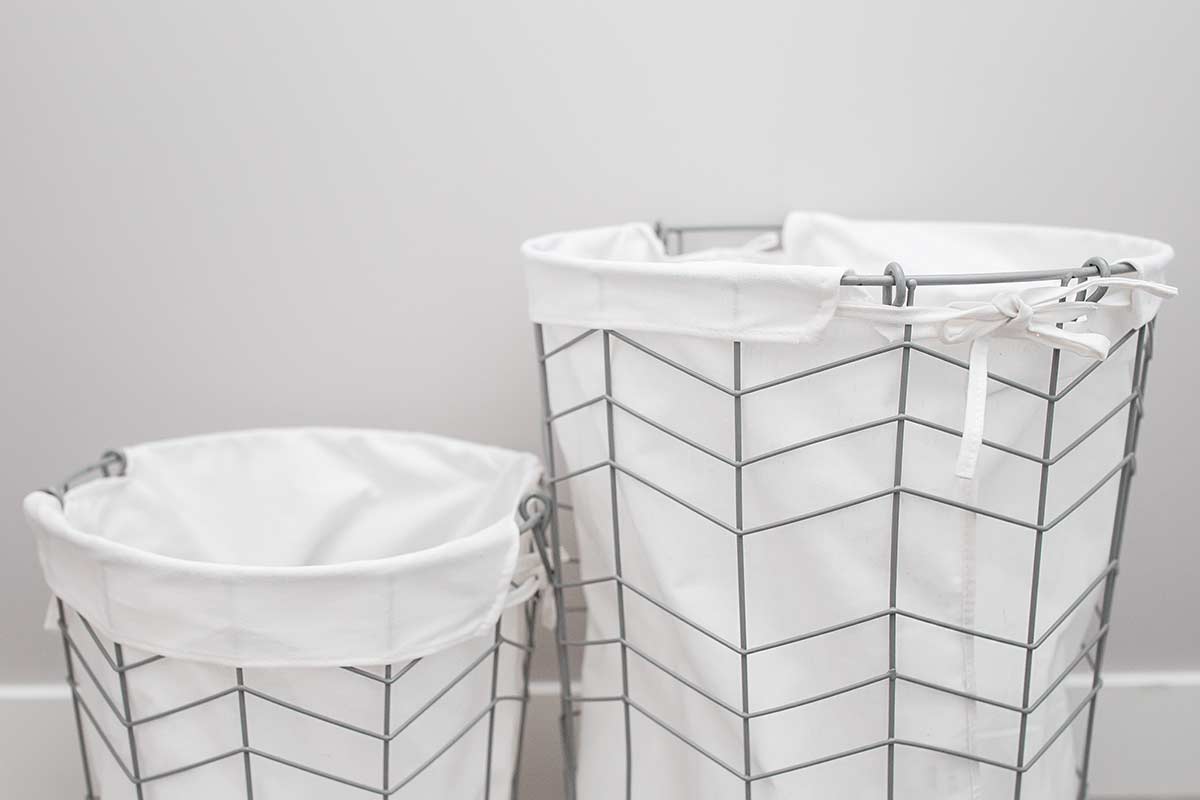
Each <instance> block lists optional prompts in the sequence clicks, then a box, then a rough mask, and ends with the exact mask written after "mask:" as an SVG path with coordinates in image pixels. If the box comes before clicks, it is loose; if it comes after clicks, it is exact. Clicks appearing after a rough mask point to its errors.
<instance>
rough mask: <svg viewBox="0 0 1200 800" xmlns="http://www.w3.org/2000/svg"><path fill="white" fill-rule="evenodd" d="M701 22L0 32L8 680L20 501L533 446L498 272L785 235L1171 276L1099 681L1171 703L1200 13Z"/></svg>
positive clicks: (308, 18)
mask: <svg viewBox="0 0 1200 800" xmlns="http://www.w3.org/2000/svg"><path fill="white" fill-rule="evenodd" d="M723 5H725V6H726V8H727V10H726V11H725V12H724V13H721V12H720V11H719V10H718V8H717V7H718V4H715V3H695V2H678V3H669V2H658V3H646V2H632V0H605V2H601V3H582V2H567V1H565V0H527V1H526V2H522V3H468V2H444V1H443V2H437V3H365V2H357V3H341V4H335V3H316V2H256V3H248V4H234V3H229V2H211V0H206V1H204V2H173V3H159V2H149V1H147V2H132V1H131V2H122V3H112V4H99V3H93V2H68V1H66V0H60V1H59V2H54V3H45V2H40V0H7V2H5V3H4V4H3V5H0V367H2V369H3V372H2V374H3V375H4V376H5V377H6V378H7V380H5V381H4V386H3V389H2V390H0V411H2V419H3V426H4V427H3V436H2V438H0V443H2V446H3V451H4V458H3V459H0V520H2V521H3V523H4V526H3V527H4V533H5V539H4V543H3V544H0V684H3V683H12V682H22V683H41V682H46V681H53V680H57V679H58V677H59V675H60V673H61V666H60V664H59V659H60V656H61V653H60V650H59V648H58V644H57V642H56V641H55V640H54V639H53V638H52V637H50V636H49V635H47V634H44V633H43V632H41V630H40V628H39V625H40V621H41V616H42V611H43V604H44V602H45V599H46V594H45V591H44V590H43V588H42V584H41V579H40V576H39V575H38V569H37V565H36V560H35V556H34V553H33V548H32V546H31V543H30V539H29V537H28V535H27V534H26V532H25V531H24V529H23V526H22V523H21V520H20V516H19V513H18V510H17V509H18V504H19V500H20V497H21V496H22V495H23V494H24V493H25V492H26V491H27V490H29V489H31V488H33V487H36V486H38V485H41V484H44V483H46V482H48V481H50V480H52V479H55V478H57V477H59V476H60V475H62V474H63V473H64V472H66V471H68V470H70V469H71V468H73V467H74V466H76V465H79V464H81V463H83V462H85V461H87V460H88V459H90V458H92V457H93V456H95V455H96V454H98V453H99V452H100V451H101V450H103V449H105V448H108V447H112V446H119V445H122V444H126V443H131V442H136V441H140V440H146V439H152V438H159V437H165V436H173V435H178V434H184V433H189V432H199V431H208V430H216V429H225V428H240V427H250V426H258V425H276V424H309V423H314V424H315V423H328V424H349V425H364V426H390V427H402V428H414V429H424V430H432V431H436V432H440V433H446V434H452V435H457V436H463V437H469V438H476V439H481V440H484V441H489V442H494V443H498V444H501V445H507V446H513V447H523V448H530V449H536V448H537V447H538V434H537V426H536V416H537V411H536V405H537V395H536V392H535V377H534V369H533V364H532V357H531V356H532V351H531V347H532V340H531V334H530V331H529V328H528V325H527V324H526V322H525V315H524V307H523V302H524V298H523V289H522V286H521V277H520V272H519V265H518V259H517V257H516V248H517V245H518V243H519V242H520V241H521V239H522V238H524V237H526V236H529V235H532V234H535V233H539V232H543V231H548V230H554V229H559V228H565V227H573V226H584V225H590V224H600V223H607V222H615V221H624V220H629V219H652V218H656V217H662V218H665V219H667V220H669V221H675V222H701V221H718V220H751V221H762V220H773V219H778V218H779V217H780V216H781V214H782V213H783V212H784V211H785V210H787V209H790V208H819V209H826V210H831V211H837V212H842V213H847V214H854V215H863V216H883V217H930V218H952V219H989V220H1003V221H1029V222H1042V223H1054V224H1064V225H1081V226H1089V227H1100V228H1113V229H1118V230H1125V231H1129V232H1133V233H1140V234H1146V235H1150V236H1154V237H1158V238H1162V239H1165V240H1167V241H1169V242H1172V243H1173V244H1174V245H1175V246H1176V248H1177V251H1178V265H1177V268H1176V269H1175V271H1174V274H1173V278H1174V279H1175V281H1176V283H1177V284H1178V285H1179V287H1180V288H1181V289H1182V290H1183V293H1184V294H1183V297H1182V298H1181V299H1180V300H1178V301H1176V302H1175V303H1173V304H1172V305H1171V306H1170V307H1169V308H1168V309H1167V311H1166V312H1165V314H1164V317H1163V319H1162V324H1161V326H1160V328H1159V332H1160V334H1161V335H1160V337H1159V348H1158V351H1157V354H1156V359H1155V362H1154V368H1153V374H1152V380H1151V396H1150V402H1149V417H1148V418H1147V420H1146V423H1145V425H1144V428H1143V436H1142V446H1141V453H1140V458H1139V472H1138V477H1137V480H1136V483H1135V486H1134V497H1133V506H1132V509H1131V512H1130V513H1131V524H1130V529H1129V531H1130V532H1129V535H1128V537H1127V545H1126V552H1125V556H1126V558H1125V561H1124V564H1123V571H1122V576H1121V581H1120V590H1119V592H1118V602H1117V606H1118V610H1117V612H1116V619H1115V632H1114V634H1113V638H1112V647H1111V649H1110V653H1109V662H1108V663H1109V665H1110V667H1111V668H1112V669H1113V670H1125V671H1128V670H1141V671H1146V670H1151V671H1187V670H1200V633H1198V632H1197V623H1196V621H1195V620H1196V614H1197V611H1198V610H1200V582H1197V581H1196V580H1195V577H1194V576H1195V574H1196V568H1197V564H1200V537H1197V536H1196V535H1195V532H1196V526H1195V524H1194V522H1193V521H1192V513H1191V509H1192V501H1193V497H1192V495H1193V494H1194V493H1195V491H1196V490H1195V489H1194V488H1193V482H1192V481H1193V479H1194V477H1195V468H1194V466H1193V461H1194V453H1195V452H1196V450H1197V447H1198V446H1200V436H1198V434H1197V423H1196V421H1195V416H1194V409H1195V405H1196V399H1195V398H1196V396H1197V389H1198V387H1197V372H1198V370H1197V359H1196V357H1195V355H1194V353H1193V350H1192V348H1193V347H1194V346H1195V344H1196V342H1197V341H1200V314H1197V313H1196V312H1195V311H1194V309H1195V305H1194V304H1195V303H1196V302H1198V301H1197V298H1198V297H1200V279H1197V277H1196V276H1195V273H1194V271H1193V270H1192V263H1191V262H1192V259H1193V258H1194V254H1195V253H1196V252H1198V251H1200V227H1198V226H1197V224H1196V213H1197V203H1196V197H1197V186H1200V164H1198V159H1197V156H1196V150H1195V148H1196V145H1195V142H1197V141H1200V102H1198V101H1200V89H1198V88H1197V73H1198V67H1200V57H1198V56H1197V51H1196V42H1197V41H1198V39H1200V6H1198V5H1197V4H1192V3H1185V2H1179V3H1161V2H1145V1H1143V2H1136V3H1135V2H1127V3H1111V4H1105V5H1101V4H1098V3H1094V2H1071V3H1068V2H1038V3H1028V4H1025V3H1016V2H1005V3H992V4H986V5H985V4H981V3H970V2H927V3H920V4H917V3H882V2H880V3H875V4H863V3H849V2H839V3H798V2H795V0H769V1H763V2H745V3H739V4H736V10H734V4H723ZM881 267H882V265H881ZM547 663H548V662H547ZM547 676H548V673H547V674H544V675H543V677H547Z"/></svg>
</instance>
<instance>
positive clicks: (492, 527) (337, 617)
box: [25, 428, 544, 800]
mask: <svg viewBox="0 0 1200 800" xmlns="http://www.w3.org/2000/svg"><path fill="white" fill-rule="evenodd" d="M125 455H126V457H127V459H128V467H127V471H126V474H125V476H124V477H113V478H103V479H99V480H96V481H93V482H91V483H87V484H84V485H82V486H80V487H78V488H76V489H73V490H71V491H70V492H68V494H67V495H66V507H65V511H64V509H63V508H62V507H60V505H59V501H58V500H57V499H56V498H54V497H52V496H50V495H49V494H46V493H42V492H38V493H34V494H32V495H30V496H29V497H27V498H26V500H25V511H26V515H27V517H28V520H29V522H30V524H31V525H32V527H33V529H34V531H35V533H36V534H37V539H38V547H39V553H40V556H41V559H42V564H43V567H44V570H45V574H46V579H47V582H48V583H49V584H50V587H51V588H52V589H53V590H54V592H55V594H56V595H58V596H59V597H61V598H62V599H63V601H64V602H65V603H66V604H67V606H68V627H69V629H70V630H71V632H72V636H73V639H74V641H75V642H76V643H77V646H78V647H79V648H80V649H81V650H82V651H83V655H84V659H85V660H86V662H87V663H88V664H90V665H91V666H92V671H93V674H94V676H95V679H96V680H99V682H100V685H101V686H103V687H104V690H105V691H106V692H107V693H108V696H109V697H110V698H113V699H114V700H115V702H116V703H117V704H118V707H119V706H120V703H121V686H120V684H119V683H118V680H117V675H116V673H115V672H113V671H112V670H111V669H110V668H109V667H108V666H107V665H106V664H105V659H104V656H103V655H102V654H101V653H100V652H99V650H98V649H97V645H96V643H95V642H93V640H92V639H91V637H90V636H89V635H88V634H87V632H86V630H85V629H84V627H83V623H82V621H81V620H80V619H79V617H78V616H77V614H76V613H75V611H72V610H70V609H75V610H77V611H78V612H79V613H81V614H82V615H83V616H84V617H85V618H86V619H87V620H88V621H89V622H90V623H91V624H92V625H93V626H94V627H95V629H96V631H97V635H98V636H99V638H100V643H101V645H102V646H104V647H105V648H106V649H107V650H108V651H109V653H110V656H111V655H112V642H113V641H117V642H121V643H122V644H124V645H125V651H124V656H125V663H128V664H133V663H136V662H138V661H141V660H142V659H145V658H147V657H148V656H150V655H167V656H170V657H169V658H166V659H162V660H158V661H154V662H152V663H148V664H146V665H144V666H138V667H136V668H135V669H133V670H131V671H130V672H128V674H127V677H128V693H129V701H130V713H131V716H132V718H133V719H135V720H140V719H144V718H146V717H153V716H155V715H156V714H160V713H162V712H164V711H166V710H168V709H173V708H177V707H179V706H181V705H184V704H186V703H189V702H192V701H196V700H199V699H201V698H204V697H208V696H210V695H213V694H216V693H218V692H221V691H223V690H227V689H229V688H230V687H231V686H233V685H235V683H236V678H237V675H238V673H237V672H235V670H234V669H233V667H240V668H244V670H243V674H244V680H245V685H246V686H248V687H250V688H251V689H252V690H254V691H256V692H262V693H264V694H266V695H268V696H270V697H273V698H276V699H278V700H281V701H284V702H288V703H292V704H295V705H297V706H300V707H302V708H305V709H309V710H311V711H314V712H317V713H320V714H324V715H326V716H328V717H331V718H333V719H336V720H338V721H340V722H341V723H343V724H345V725H349V726H355V727H357V728H360V729H362V730H366V731H376V732H381V731H382V730H383V728H382V727H381V726H383V725H386V726H387V727H388V728H389V729H390V731H393V732H394V731H396V730H398V729H400V732H399V733H398V735H397V736H396V737H395V739H394V740H393V741H392V742H391V743H390V744H389V745H387V746H386V751H387V753H388V764H389V777H388V785H389V786H394V785H395V784H396V783H397V782H398V781H400V780H402V779H405V778H407V777H408V776H409V775H411V774H414V773H417V771H418V770H420V772H419V773H418V774H417V775H416V777H415V778H413V779H412V781H411V783H410V784H408V785H406V787H405V789H404V790H402V792H401V793H400V795H399V796H410V795H411V796H417V797H464V798H468V797H470V798H482V797H484V792H485V789H484V787H485V783H490V795H489V796H490V797H492V798H506V797H508V796H509V791H510V786H511V782H512V779H513V772H514V768H515V756H516V747H517V739H518V731H519V722H520V703H519V702H516V701H515V700H511V699H510V700H506V701H505V700H502V701H501V702H498V703H497V704H496V706H495V709H494V712H493V713H494V719H492V718H490V717H489V715H488V713H487V710H488V708H489V703H490V698H491V696H492V695H491V692H492V691H493V686H494V690H495V691H496V692H497V694H498V695H499V696H501V697H508V698H519V697H520V695H521V692H522V687H523V678H522V670H523V663H524V654H523V652H522V651H521V650H520V649H519V648H517V647H514V646H511V645H507V644H506V645H502V646H500V648H499V649H498V651H497V653H496V655H495V656H491V655H488V652H489V648H491V647H492V646H493V643H494V641H495V635H496V627H495V626H496V625H497V622H498V621H499V624H500V626H501V630H502V633H503V636H504V637H505V638H507V639H509V640H510V641H514V642H524V641H525V638H526V632H527V626H526V624H525V623H526V621H525V616H524V611H523V610H522V609H521V608H510V610H509V611H507V612H506V613H502V612H503V611H504V609H505V607H510V606H513V605H515V604H518V603H520V602H521V601H522V600H524V599H526V598H527V597H529V595H530V594H531V592H532V591H534V590H536V589H537V588H538V587H539V586H540V584H541V581H542V580H544V575H540V574H539V570H538V569H537V568H536V566H535V565H536V564H539V563H540V562H539V560H538V558H537V556H536V555H535V554H534V553H532V552H531V551H530V542H529V541H528V536H526V537H520V535H519V533H518V529H517V525H516V523H515V521H514V515H515V512H516V509H517V505H518V502H519V501H520V499H521V498H522V497H523V496H524V495H525V493H526V492H528V491H530V490H531V489H533V488H535V487H536V486H537V484H538V481H539V479H540V475H541V470H540V466H539V463H538V460H537V459H536V458H535V457H533V456H531V455H527V454H524V453H516V452H510V451H506V450H501V449H497V448H491V447H484V446H480V445H475V444H469V443H466V442H460V441H455V440H451V439H445V438H440V437H436V436H426V435H419V434H411V433H397V432H386V431H373V430H349V429H322V428H305V429H281V430H256V431H246V432H238V433H224V434H216V435H210V436H198V437H194V438H187V439H177V440H172V441H163V442H155V443H152V444H145V445H139V446H136V447H130V448H129V449H127V450H126V451H125ZM418 657H421V660H420V662H419V663H417V664H416V666H415V667H412V668H411V669H409V670H408V671H406V672H405V673H404V675H403V677H402V678H400V679H399V680H398V681H397V682H396V683H395V684H394V685H393V686H392V688H391V689H390V690H389V691H388V692H387V694H386V695H385V689H384V686H383V684H382V683H379V682H377V681H373V680H371V679H369V678H366V677H363V676H361V675H357V674H354V673H352V672H350V671H347V670H343V669H338V668H335V667H336V666H341V665H360V666H361V667H362V668H363V669H366V670H367V671H369V672H371V673H373V674H375V675H378V676H383V675H384V674H385V672H384V668H383V665H392V666H393V674H400V671H401V670H402V669H405V668H406V665H407V664H408V663H409V662H410V660H412V659H415V658H418ZM314 667H317V668H314ZM493 669H494V670H495V672H494V673H493ZM75 674H76V678H77V680H78V684H79V689H80V692H81V694H82V696H83V698H84V702H85V703H86V704H87V707H88V708H89V709H90V710H91V711H92V712H93V713H94V714H95V716H96V718H97V720H98V724H99V725H100V727H101V729H102V730H103V731H104V732H105V734H106V735H107V738H108V740H109V741H110V742H111V743H113V745H114V746H115V747H116V748H117V751H118V753H119V755H120V756H121V758H122V759H123V761H124V762H125V763H126V764H127V765H128V764H130V763H131V759H130V750H129V746H128V734H127V731H126V729H125V728H124V727H122V726H121V725H120V724H119V722H118V720H117V718H116V717H115V715H114V714H113V713H112V712H111V710H110V708H109V707H108V706H107V704H106V702H105V700H104V698H103V697H102V696H101V695H100V692H99V690H98V688H97V687H96V684H95V682H94V680H93V677H92V675H90V674H89V673H88V672H87V671H85V670H84V669H83V668H82V667H81V665H80V661H79V660H76V662H75ZM460 676H461V680H460V679H459V678H460ZM456 681H457V682H456ZM493 681H494V684H493ZM451 684H454V686H453V688H451V689H449V691H446V692H445V693H444V694H443V695H442V696H441V697H439V698H438V699H437V701H436V703H434V704H433V705H429V706H428V708H427V709H426V710H424V711H423V712H422V709H423V708H425V707H426V705H427V704H429V703H430V702H431V701H433V700H434V698H435V697H438V696H439V694H440V693H442V692H443V690H445V689H446V688H447V687H448V686H450V685H451ZM385 698H386V699H385ZM246 705H247V707H246V718H247V729H248V735H249V744H250V746H251V747H253V748H255V749H256V750H258V751H262V752H265V753H269V754H271V755H273V756H275V757H277V758H282V759H286V760H289V761H293V762H296V763H299V764H302V765H305V766H308V767H310V768H315V769H319V770H323V771H325V772H328V773H331V774H333V775H336V776H339V777H341V778H343V779H345V780H350V781H355V782H357V783H359V784H361V785H363V786H368V787H377V786H379V784H380V779H381V766H382V763H383V753H384V752H385V746H384V745H383V743H382V742H381V741H379V740H378V739H373V738H370V737H368V736H365V735H363V734H362V733H360V732H356V731H353V730H349V729H347V728H345V727H338V726H336V725H333V724H330V723H328V722H325V721H321V720H318V719H314V718H313V717H310V716H306V715H304V714H301V713H299V712H296V711H293V710H289V709H286V708H283V707H281V706H280V705H278V704H277V703H275V702H271V701H269V700H265V699H263V698H261V697H259V696H258V695H247V696H246ZM385 708H388V714H389V717H390V720H389V721H388V722H386V723H385V722H384V719H385V717H384V709H385ZM418 712H421V713H419V715H418ZM409 720H411V721H409ZM489 727H490V728H491V730H492V736H491V738H492V741H491V744H490V745H489V741H488V739H489ZM83 728H84V735H85V737H86V740H87V751H88V753H89V756H90V764H91V769H92V776H93V781H94V785H95V787H96V789H97V791H98V793H99V795H101V796H103V797H104V798H105V799H106V800H118V799H120V800H125V799H126V798H127V799H128V800H134V798H135V797H137V795H136V793H135V789H134V786H133V785H132V783H131V782H130V781H129V779H128V778H127V777H126V776H125V774H124V773H123V772H122V771H121V770H120V768H119V766H118V765H117V763H116V762H115V761H114V760H113V758H111V756H110V753H109V752H108V751H107V748H106V746H105V745H104V743H103V742H102V741H101V740H100V738H99V736H98V735H97V733H96V731H95V729H94V728H93V725H92V724H91V723H90V722H89V720H88V719H86V718H85V720H84V722H83ZM464 729H466V730H467V733H466V734H465V735H464V736H463V737H462V738H461V739H460V740H459V741H458V742H457V743H455V744H453V746H451V747H450V748H449V749H448V750H446V751H445V752H444V753H442V754H441V755H438V751H439V749H441V748H442V747H443V746H446V745H448V744H449V743H450V742H451V740H452V739H453V737H455V736H456V735H457V734H459V733H460V732H461V731H463V730H464ZM134 731H135V733H136V736H137V743H138V757H139V762H140V769H141V774H142V776H151V775H155V774H158V773H163V772H168V771H170V770H173V769H176V768H179V767H181V766H183V765H185V764H189V763H195V762H197V761H200V760H202V759H206V758H213V757H216V756H218V755H221V754H225V753H230V752H231V751H236V750H237V748H239V747H241V746H242V739H241V724H240V715H239V709H238V696H237V694H226V695H224V696H221V697H219V698H218V699H215V700H212V701H209V702H204V703H201V704H199V705H196V706H195V707H193V708H190V709H187V710H184V711H182V712H180V713H175V714H170V715H168V716H164V717H162V718H160V719H154V720H152V721H149V722H146V723H144V724H139V725H137V726H136V727H135V728H134ZM489 753H490V755H491V767H490V769H488V767H487V758H488V755H489ZM434 756H437V758H436V760H434V761H433V762H432V764H430V765H429V766H428V767H426V768H424V769H422V765H423V764H424V763H425V762H426V761H427V760H429V759H431V758H433V757H434ZM243 770H244V765H243V760H242V757H241V756H237V757H225V758H221V759H219V760H216V761H214V762H213V763H211V764H207V765H205V766H202V767H199V768H197V769H192V770H187V771H185V772H181V773H178V774H172V775H168V776H166V777H162V778H160V779H156V780H152V781H151V782H149V783H147V784H145V786H144V790H145V793H144V800H208V799H209V798H214V797H241V796H243V795H244V793H245V775H244V771H243ZM251 773H252V782H253V789H254V796H255V797H264V798H270V797H288V798H314V799H315V798H320V799H321V800H342V798H345V800H353V799H356V798H361V797H364V796H365V795H364V792H363V790H362V789H361V788H355V787H351V786H346V785H343V784H340V783H336V782H333V781H330V780H328V779H326V778H322V777H319V776H314V775H312V774H309V773H306V772H304V771H301V770H298V769H295V768H293V767H290V766H287V765H284V764H280V763H277V762H273V761H271V760H270V759H267V758H261V757H257V756H256V757H253V758H252V759H251ZM488 776H490V781H489V780H487V779H488Z"/></svg>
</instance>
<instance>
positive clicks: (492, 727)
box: [483, 620, 501, 800]
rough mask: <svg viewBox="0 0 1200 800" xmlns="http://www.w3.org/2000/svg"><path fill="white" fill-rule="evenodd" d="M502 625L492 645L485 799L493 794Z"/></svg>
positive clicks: (484, 778) (484, 772) (484, 783)
mask: <svg viewBox="0 0 1200 800" xmlns="http://www.w3.org/2000/svg"><path fill="white" fill-rule="evenodd" d="M500 625H501V620H497V621H496V639H495V644H494V646H493V647H492V688H491V693H490V694H489V696H488V723H487V755H486V757H485V758H484V768H483V800H490V798H491V796H492V753H493V752H494V749H495V741H496V684H497V682H498V681H499V679H500Z"/></svg>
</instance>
